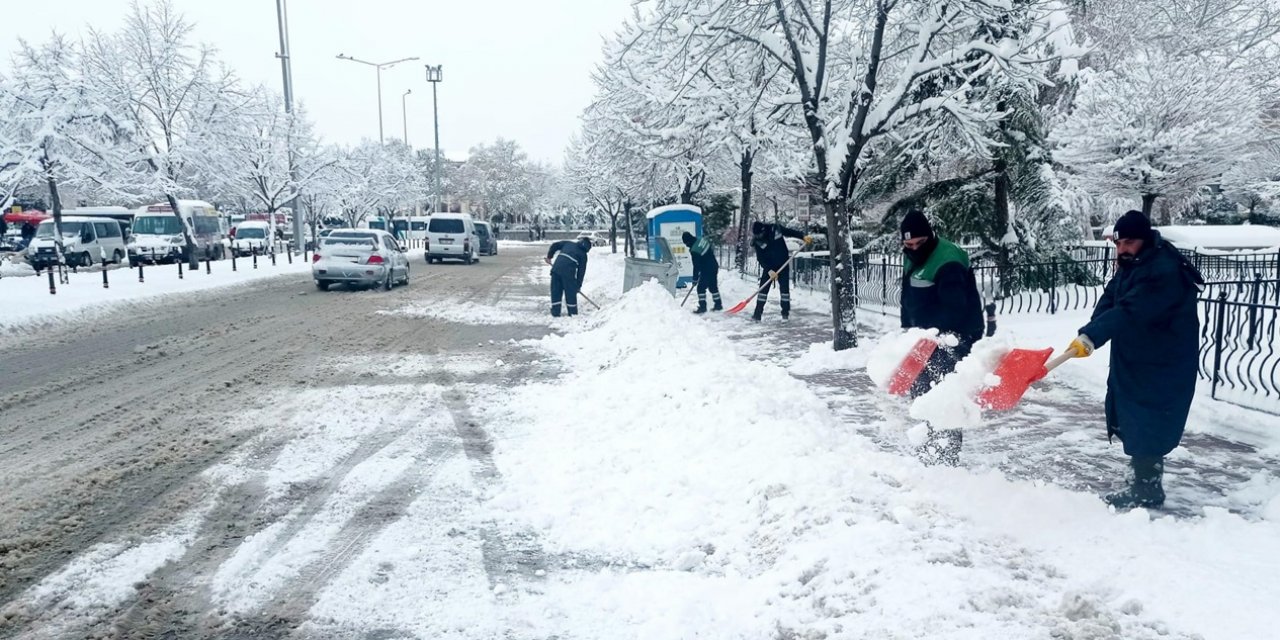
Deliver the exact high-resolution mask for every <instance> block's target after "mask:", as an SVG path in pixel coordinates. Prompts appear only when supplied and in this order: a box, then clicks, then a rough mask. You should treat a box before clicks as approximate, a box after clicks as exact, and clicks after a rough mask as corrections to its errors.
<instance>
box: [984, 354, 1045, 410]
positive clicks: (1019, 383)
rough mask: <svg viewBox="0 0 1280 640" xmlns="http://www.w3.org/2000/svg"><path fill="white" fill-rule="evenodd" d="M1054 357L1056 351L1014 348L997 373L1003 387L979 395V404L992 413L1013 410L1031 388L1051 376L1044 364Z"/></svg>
mask: <svg viewBox="0 0 1280 640" xmlns="http://www.w3.org/2000/svg"><path fill="white" fill-rule="evenodd" d="M1051 355H1053V349H1041V350H1039V351H1036V350H1032V349H1014V350H1012V351H1010V352H1009V353H1006V354H1005V355H1004V358H1001V360H1000V364H999V365H997V366H996V370H995V374H996V375H997V376H998V377H999V378H1000V382H999V384H996V385H995V386H993V387H987V388H986V389H983V390H982V391H981V392H979V393H978V405H979V406H982V407H986V408H987V409H990V410H992V411H1008V410H1009V409H1012V408H1013V407H1014V405H1017V404H1018V401H1019V400H1021V399H1022V394H1024V393H1026V392H1027V387H1030V386H1031V383H1033V382H1035V381H1036V380H1039V379H1040V378H1043V377H1044V376H1045V374H1047V373H1048V371H1046V370H1045V368H1044V363H1045V362H1046V361H1048V360H1049V356H1051Z"/></svg>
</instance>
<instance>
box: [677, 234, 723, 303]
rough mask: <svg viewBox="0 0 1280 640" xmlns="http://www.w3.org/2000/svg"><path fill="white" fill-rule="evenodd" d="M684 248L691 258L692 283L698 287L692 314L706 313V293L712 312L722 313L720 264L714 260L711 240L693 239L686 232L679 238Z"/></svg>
mask: <svg viewBox="0 0 1280 640" xmlns="http://www.w3.org/2000/svg"><path fill="white" fill-rule="evenodd" d="M680 239H681V240H683V241H684V246H686V247H689V256H690V257H691V258H693V281H694V284H695V285H696V286H697V287H698V309H697V310H696V311H694V313H706V312H707V292H708V291H710V292H711V301H712V302H713V303H714V306H713V307H712V308H711V310H712V311H723V310H724V303H723V302H722V301H721V300H720V282H719V280H720V263H719V262H718V261H717V260H716V252H715V247H713V246H711V239H710V238H707V237H706V236H703V237H701V238H694V237H693V234H692V233H689V232H688V231H686V232H685V233H684V235H682V236H680Z"/></svg>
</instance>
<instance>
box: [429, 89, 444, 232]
mask: <svg viewBox="0 0 1280 640" xmlns="http://www.w3.org/2000/svg"><path fill="white" fill-rule="evenodd" d="M426 66H427V82H430V83H431V118H432V120H434V121H435V130H436V131H435V135H436V189H435V191H436V193H435V204H434V205H432V207H431V212H432V213H439V212H440V108H439V105H438V104H437V102H436V85H438V84H440V80H441V79H442V76H443V69H444V65H440V64H438V65H436V66H434V67H433V66H431V65H426Z"/></svg>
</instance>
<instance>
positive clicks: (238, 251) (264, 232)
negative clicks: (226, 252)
mask: <svg viewBox="0 0 1280 640" xmlns="http://www.w3.org/2000/svg"><path fill="white" fill-rule="evenodd" d="M272 233H273V230H272V229H271V223H270V222H267V221H266V220H245V221H244V222H241V223H240V224H238V225H236V233H235V238H233V239H232V240H231V253H232V254H233V255H235V256H237V257H243V256H251V255H253V254H254V253H257V254H258V255H266V254H268V253H270V252H271V243H272Z"/></svg>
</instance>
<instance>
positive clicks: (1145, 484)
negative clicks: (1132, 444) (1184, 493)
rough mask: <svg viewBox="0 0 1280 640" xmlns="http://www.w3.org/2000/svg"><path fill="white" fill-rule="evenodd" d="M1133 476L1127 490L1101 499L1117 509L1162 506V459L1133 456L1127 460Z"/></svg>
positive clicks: (1158, 457)
mask: <svg viewBox="0 0 1280 640" xmlns="http://www.w3.org/2000/svg"><path fill="white" fill-rule="evenodd" d="M1129 464H1130V465H1131V466H1132V467H1133V475H1132V477H1131V478H1130V480H1129V486H1128V488H1126V489H1124V490H1123V491H1119V492H1116V493H1112V494H1108V495H1107V496H1105V497H1104V498H1103V499H1104V500H1106V502H1107V504H1109V505H1111V506H1113V507H1115V508H1117V509H1136V508H1138V507H1142V508H1144V509H1157V508H1159V507H1161V506H1162V505H1164V484H1163V482H1162V478H1163V476H1164V458H1163V457H1161V456H1156V457H1150V458H1148V457H1140V456H1134V457H1133V458H1130V459H1129Z"/></svg>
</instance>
